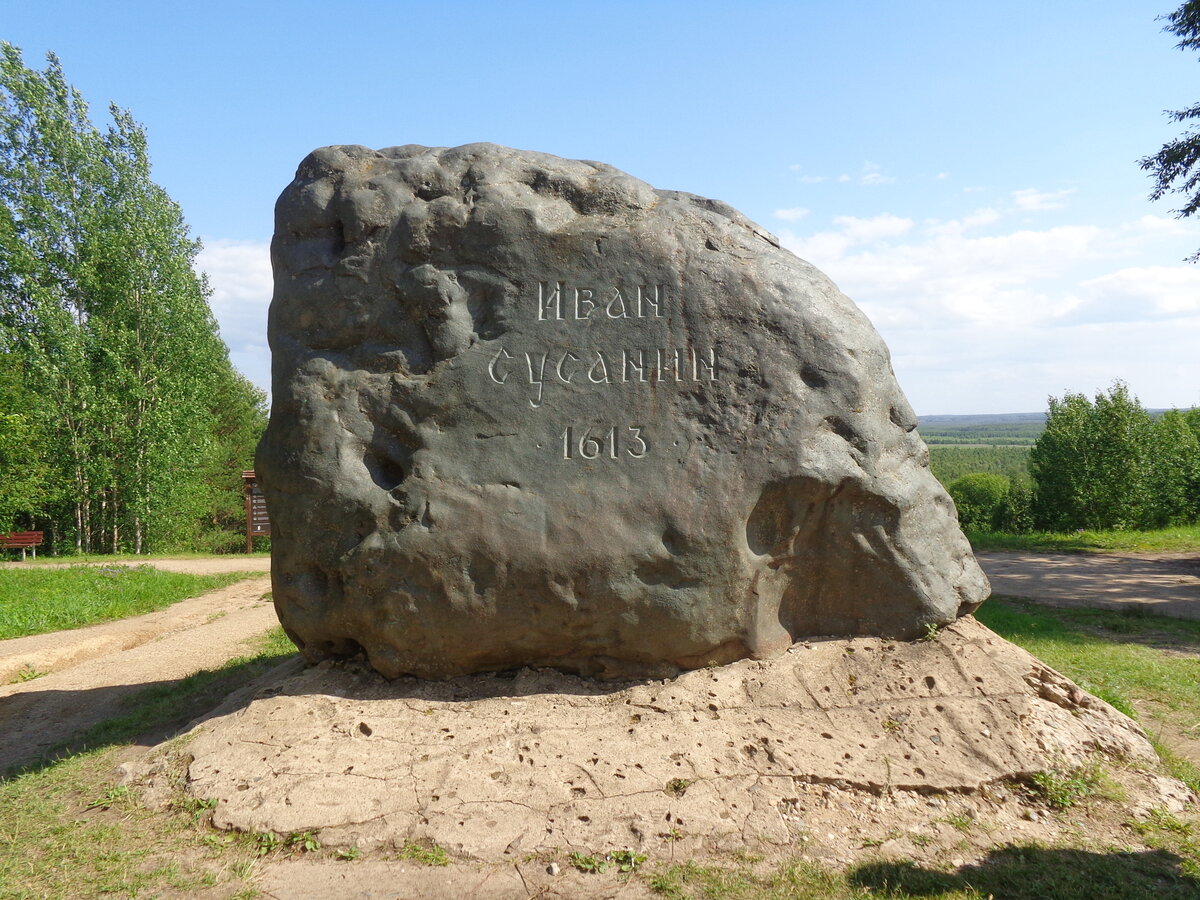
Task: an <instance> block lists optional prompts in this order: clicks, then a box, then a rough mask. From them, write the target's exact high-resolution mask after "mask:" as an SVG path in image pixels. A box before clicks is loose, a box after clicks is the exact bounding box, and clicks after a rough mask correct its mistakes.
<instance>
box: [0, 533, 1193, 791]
mask: <svg viewBox="0 0 1200 900" xmlns="http://www.w3.org/2000/svg"><path fill="white" fill-rule="evenodd" d="M979 561H980V563H981V564H982V566H983V568H984V570H985V571H986V572H987V574H988V577H989V578H990V579H991V581H992V588H993V590H994V591H995V592H996V593H999V594H1009V595H1013V596H1018V597H1029V598H1032V599H1035V600H1044V601H1046V602H1049V603H1053V604H1059V605H1066V606H1100V607H1111V608H1121V607H1125V606H1129V605H1131V604H1137V605H1141V606H1144V607H1147V608H1149V609H1150V610H1151V611H1153V612H1156V613H1165V614H1167V615H1174V616H1181V617H1187V618H1200V558H1197V557H1195V556H1180V555H1154V556H1116V555H1104V556H1100V555H1096V556H1087V555H1066V554H1061V555H1034V554H1026V553H981V554H979ZM148 562H149V563H150V564H152V565H154V566H157V567H159V568H162V569H166V570H168V571H176V572H192V573H196V574H209V573H213V572H229V571H252V570H260V571H263V572H264V573H265V572H267V571H269V568H270V559H268V558H266V557H238V556H230V557H216V558H200V559H155V560H148ZM122 564H127V565H138V564H139V563H138V562H137V561H130V562H127V563H122ZM15 565H21V564H20V563H16V564H15ZM269 589H270V579H269V578H268V577H267V576H266V575H264V576H262V577H258V578H252V579H249V580H247V581H243V582H239V583H238V584H235V585H231V586H230V587H227V588H223V589H221V590H217V591H211V592H209V593H207V594H204V595H202V596H200V597H195V598H192V599H190V600H185V601H182V602H181V603H177V604H175V605H173V606H171V607H168V608H167V609H164V610H160V611H158V612H155V613H149V614H147V615H144V616H138V617H136V618H131V619H125V620H122V621H119V622H108V623H105V624H102V625H94V626H91V627H89V628H81V629H78V630H75V631H67V632H57V633H54V634H46V635H36V636H34V637H28V638H17V639H15V640H9V641H0V770H3V769H6V768H8V767H9V766H12V765H14V764H19V763H20V762H21V761H23V760H28V759H32V758H34V757H36V756H37V755H38V754H39V753H41V752H43V751H45V750H46V749H48V748H50V747H52V746H54V745H56V744H59V743H62V742H63V741H66V740H68V739H69V738H70V737H72V735H74V734H77V733H78V732H80V731H82V730H83V729H85V728H87V727H89V726H91V725H93V724H95V723H96V722H100V721H103V720H104V719H107V718H111V717H113V716H116V715H119V714H120V713H121V712H123V711H124V708H123V703H124V702H125V701H126V700H127V698H128V697H130V696H131V695H133V694H134V693H136V692H138V691H140V690H142V689H144V688H145V687H147V686H149V685H152V684H155V683H160V682H168V681H173V680H176V679H179V678H183V677H185V676H187V675H190V674H192V673H193V672H196V671H199V670H201V669H206V668H213V667H215V666H219V665H221V664H222V663H224V662H225V661H226V660H228V659H230V658H232V657H234V656H237V655H238V654H239V653H241V652H243V651H244V647H245V644H246V642H247V640H249V639H253V638H254V637H256V636H258V635H260V634H262V633H263V632H265V631H267V630H269V629H270V628H271V627H273V626H274V625H275V624H276V621H277V620H276V618H275V612H274V609H273V608H272V606H271V604H270V602H269V601H264V600H263V599H262V597H263V594H265V593H266V592H267V591H268V590H269ZM29 671H33V672H45V673H49V674H45V675H42V676H40V677H37V678H35V679H33V680H30V681H26V682H16V680H17V679H18V678H19V677H20V675H21V673H22V672H29ZM14 682H15V683H14Z"/></svg>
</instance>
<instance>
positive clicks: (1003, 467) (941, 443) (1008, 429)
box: [917, 413, 1046, 486]
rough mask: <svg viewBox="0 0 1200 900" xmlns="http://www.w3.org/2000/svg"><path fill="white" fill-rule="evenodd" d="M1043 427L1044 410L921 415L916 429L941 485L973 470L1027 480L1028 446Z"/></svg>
mask: <svg viewBox="0 0 1200 900" xmlns="http://www.w3.org/2000/svg"><path fill="white" fill-rule="evenodd" d="M1045 427H1046V414H1045V413H1009V414H1005V415H978V416H923V417H922V418H921V420H920V425H919V426H918V427H917V430H918V431H919V432H920V435H921V437H922V438H923V439H924V440H925V443H926V444H928V445H929V466H930V468H931V469H933V474H934V475H935V476H937V479H938V481H940V482H941V483H942V484H943V485H947V486H948V485H949V484H950V482H952V481H955V480H957V479H959V478H961V477H962V476H964V475H969V474H971V473H973V472H986V473H987V474H989V475H1003V476H1004V477H1006V478H1008V479H1009V480H1010V481H1012V482H1013V483H1020V484H1027V483H1028V482H1029V448H1030V447H1032V446H1033V442H1034V441H1036V440H1037V438H1038V435H1039V434H1041V433H1042V429H1043V428H1045Z"/></svg>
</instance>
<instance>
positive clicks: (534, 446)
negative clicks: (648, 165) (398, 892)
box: [257, 144, 988, 678]
mask: <svg viewBox="0 0 1200 900" xmlns="http://www.w3.org/2000/svg"><path fill="white" fill-rule="evenodd" d="M272 259H273V262H274V266H275V296H274V300H273V302H272V304H271V314H270V341H271V347H272V350H273V353H274V361H273V404H272V411H271V421H270V426H269V428H268V429H267V433H266V436H265V437H264V439H263V442H262V444H261V446H260V448H259V454H258V462H257V467H258V471H259V475H260V479H261V482H262V484H263V487H264V490H265V492H266V494H267V498H268V502H269V505H270V511H271V521H272V530H273V535H272V542H273V554H272V568H273V572H274V597H275V603H276V606H277V608H278V610H279V615H280V619H281V620H282V622H283V624H284V627H285V628H286V630H287V632H288V634H289V635H290V636H291V637H292V639H293V640H295V641H296V643H297V645H298V646H299V647H300V648H301V649H302V650H303V652H304V655H305V656H306V657H307V658H308V659H309V660H319V659H322V658H324V657H327V656H339V655H348V654H352V653H355V652H357V651H359V650H360V649H361V650H363V651H365V653H366V655H367V657H368V659H369V660H370V662H371V664H372V665H373V666H374V667H375V668H376V669H378V670H379V671H380V672H382V673H383V674H384V675H387V676H397V675H401V674H411V675H417V676H422V677H436V678H442V677H449V676H452V675H456V674H460V673H466V672H475V671H487V670H503V669H510V668H515V667H519V666H524V665H533V666H553V667H557V668H560V669H566V670H573V671H577V672H580V673H583V674H588V675H600V676H605V677H624V676H657V675H664V674H668V673H670V672H674V671H678V670H681V669H690V668H696V667H700V666H706V665H714V664H722V663H727V662H730V661H732V660H736V659H739V658H743V657H748V656H749V657H765V656H769V655H771V654H775V653H778V652H780V651H782V650H783V649H784V648H785V647H787V646H789V645H791V644H792V643H793V641H795V640H796V639H797V638H800V637H806V636H816V635H873V636H879V637H887V638H913V637H916V636H919V635H921V634H923V633H925V632H926V630H927V629H928V628H929V626H933V625H941V624H945V623H948V622H951V621H953V620H954V619H955V618H957V617H958V616H961V615H963V614H965V613H968V612H970V611H972V610H973V609H975V607H976V606H978V604H979V603H980V602H981V601H982V600H983V599H984V598H985V597H986V596H987V594H988V585H987V581H986V579H985V577H984V576H983V573H982V572H981V571H980V570H979V568H978V566H977V565H976V563H975V559H974V557H973V555H972V553H971V549H970V547H969V545H968V544H967V542H966V540H965V539H964V538H963V536H962V533H961V532H960V530H959V528H958V523H957V520H956V517H955V512H954V506H953V504H952V502H951V501H950V499H949V497H948V496H947V495H946V493H945V491H943V490H942V488H941V487H940V485H939V484H938V483H937V481H936V480H935V479H934V478H933V476H932V474H931V473H930V471H929V465H928V452H927V450H926V448H925V446H924V444H923V443H922V441H921V439H920V437H919V436H918V435H917V434H916V433H915V431H914V429H915V427H916V417H915V416H914V414H913V412H912V410H911V408H910V407H909V405H908V403H907V402H906V401H905V399H904V397H903V395H902V394H901V392H900V389H899V387H898V386H897V384H896V380H895V376H894V375H893V373H892V370H891V365H890V362H889V358H888V353H887V349H886V348H885V347H884V344H883V341H882V340H881V339H880V338H879V336H878V335H877V334H876V333H875V331H874V329H873V328H872V327H871V325H870V323H869V322H868V321H867V319H866V318H865V317H864V316H863V314H862V313H861V312H860V311H859V310H858V309H857V308H856V307H855V306H854V304H853V303H852V302H851V301H850V300H849V299H848V298H847V297H846V296H844V295H843V294H842V293H841V292H839V291H838V289H837V288H836V287H835V286H834V285H833V284H832V283H831V282H830V281H829V279H827V278H826V277H825V276H824V275H822V274H821V273H820V272H818V271H817V270H816V269H815V268H813V267H812V266H811V265H809V264H808V263H806V262H804V261H802V260H800V259H797V258H796V257H795V256H793V255H792V254H791V253H789V252H787V251H786V250H783V249H781V248H780V246H779V242H778V241H777V240H776V239H775V238H774V237H773V236H772V235H771V234H769V233H768V232H766V231H764V230H763V229H761V228H759V227H758V226H756V225H755V224H754V223H752V222H750V221H749V220H747V219H746V218H745V217H744V216H742V215H741V214H739V213H738V212H737V211H735V210H734V209H732V208H730V207H729V206H727V205H725V204H723V203H720V202H717V201H714V200H706V199H704V198H701V197H696V196H694V195H691V194H685V193H680V192H677V191H661V190H655V189H654V188H652V187H651V186H650V185H648V184H646V183H644V182H642V181H639V180H637V179H635V178H633V177H631V176H629V175H626V174H625V173H623V172H620V171H618V170H616V169H614V168H612V167H611V166H607V165H603V164H601V163H595V162H579V161H574V160H566V159H560V158H558V157H554V156H549V155H546V154H542V153H531V152H525V151H519V150H512V149H509V148H506V147H499V146H496V145H493V144H470V145H467V146H463V147H456V148H453V149H445V148H427V147H420V146H413V145H409V146H404V147H394V148H389V149H385V150H380V151H375V150H370V149H368V148H366V147H358V146H346V147H327V148H323V149H321V150H318V151H316V152H314V153H312V154H311V155H310V156H308V157H307V158H306V159H305V160H304V161H303V162H302V163H301V165H300V168H299V170H298V172H297V174H296V178H295V180H294V181H293V182H292V183H291V184H290V185H289V186H288V187H287V189H286V190H285V191H284V192H283V195H282V196H281V197H280V199H279V203H278V205H277V208H276V231H275V240H274V242H273V244H272Z"/></svg>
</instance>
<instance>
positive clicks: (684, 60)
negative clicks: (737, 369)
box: [0, 0, 1200, 415]
mask: <svg viewBox="0 0 1200 900" xmlns="http://www.w3.org/2000/svg"><path fill="white" fill-rule="evenodd" d="M1177 5H1178V0H1158V2H1143V0H1122V2H1118V0H1111V2H1108V0H1091V2H1077V0H1055V2H1053V3H1047V2H1045V0H1041V2H1037V3H1033V2H1024V0H1011V2H1007V3H1003V4H971V3H962V2H920V0H912V2H899V0H895V2H871V0H865V2H858V3H855V4H835V3H832V2H822V3H817V2H791V3H775V2H754V0H745V2H742V3H737V4H733V3H710V2H704V0H692V2H687V3H677V2H654V0H641V2H609V3H599V2H591V3H576V2H571V0H558V2H553V3H550V2H546V3H542V2H520V0H516V2H505V3H482V2H478V3H477V2H459V3H453V2H446V3H443V4H434V3H428V2H422V3H410V2H374V3H372V2H358V3H354V4H334V3H329V2H325V3H309V2H297V3H275V2H244V0H243V2H240V3H230V2H224V0H216V2H208V3H205V4H167V3H161V2H154V3H150V2H145V3H142V2H120V0H113V2H106V3H102V4H101V3H85V2H74V3H67V2H54V0H43V2H40V3H37V4H34V3H30V2H23V0H0V39H3V40H7V41H9V42H10V43H13V44H16V45H17V46H19V47H21V48H22V49H23V50H24V52H25V59H26V63H27V64H28V65H32V66H38V67H40V66H41V65H42V58H43V55H44V53H45V52H46V51H47V50H53V51H55V52H56V53H57V54H58V55H59V57H60V58H61V59H62V62H63V65H64V67H65V69H66V72H67V76H68V78H69V79H70V81H71V82H72V83H73V84H74V85H75V86H76V87H77V88H79V89H80V90H81V91H82V92H83V94H84V96H85V97H86V98H87V100H88V101H89V102H90V103H91V105H92V108H93V111H94V113H95V115H96V117H97V118H102V112H103V110H104V109H105V107H106V105H107V103H108V101H110V100H113V101H116V102H117V103H118V104H119V105H121V106H124V107H127V108H129V109H131V110H132V111H133V113H134V115H135V117H136V118H137V119H138V120H139V121H141V122H143V123H144V124H145V126H146V129H147V132H148V134H149V139H150V150H151V155H152V158H153V160H154V174H155V178H156V180H157V181H158V182H159V183H160V184H162V185H163V186H164V187H165V188H166V189H167V191H168V192H169V193H170V194H171V195H172V197H174V198H175V199H176V200H177V201H178V202H179V203H180V204H181V205H182V207H183V210H184V213H185V215H186V217H187V219H188V221H189V222H190V224H191V226H192V228H193V232H194V233H195V234H197V235H198V236H200V237H201V238H202V239H203V241H204V242H205V245H206V249H205V250H204V252H203V254H202V256H201V258H200V264H201V266H202V267H203V268H204V269H205V270H206V271H207V272H208V273H209V276H210V278H211V281H212V285H213V288H214V295H213V299H212V302H213V308H214V311H215V312H216V314H217V317H218V320H219V321H220V323H221V327H222V334H223V335H224V337H225V339H226V342H227V343H228V344H229V345H230V349H231V353H232V356H233V359H234V362H235V363H236V364H237V365H238V366H239V368H241V369H242V371H244V372H245V373H246V374H247V375H248V376H249V377H251V378H252V379H253V380H255V381H256V382H258V383H259V384H261V385H262V386H263V387H267V386H268V384H267V382H268V374H267V373H268V368H269V360H268V352H267V349H266V340H265V322H266V306H267V303H268V301H269V299H270V291H271V278H270V264H269V260H268V258H267V245H268V243H269V241H270V236H271V231H272V206H273V204H274V201H275V198H276V196H278V194H279V192H280V191H281V190H282V189H283V188H284V186H285V185H286V184H287V183H288V181H289V180H290V179H291V177H292V174H293V172H294V170H295V167H296V165H297V164H298V163H299V161H300V160H301V159H302V158H303V157H304V156H305V154H307V153H308V152H309V151H310V150H312V149H314V148H316V147H319V146H323V145H326V144H337V143H359V144H365V145H367V146H371V147H385V146H392V145H396V144H406V143H423V144H430V145H446V146H448V145H455V144H461V143H467V142H470V141H480V140H487V141H495V142H497V143H501V144H509V145H511V146H516V147H522V148H526V149H534V150H542V151H545V152H549V153H555V154H558V155H561V156H568V157H575V158H583V159H598V160H603V161H604V162H607V163H610V164H612V165H615V166H618V167H620V168H622V169H625V170H626V171H628V172H629V173H631V174H633V175H636V176H638V177H640V178H643V179H645V180H646V181H649V182H650V183H651V184H653V185H655V186H656V187H661V188H674V189H680V190H687V191H691V192H693V193H698V194H704V195H707V196H712V197H717V198H719V199H722V200H724V201H726V202H728V203H730V204H732V205H733V206H735V207H737V208H738V209H740V210H742V211H743V212H744V213H746V214H747V215H748V216H750V217H751V218H752V219H754V220H756V221H758V222H759V223H761V224H762V225H763V226H765V227H766V228H768V229H770V230H772V231H774V232H776V233H777V234H779V235H780V236H781V237H782V238H783V240H784V242H785V245H786V246H788V247H789V248H790V249H792V250H793V251H794V252H796V253H798V254H799V255H801V256H803V257H804V258H806V259H808V260H809V261H811V262H813V263H814V264H816V265H817V266H818V267H820V268H821V269H823V270H824V271H825V272H826V273H827V274H829V275H830V276H831V277H833V279H834V280H835V281H836V282H837V283H838V285H839V286H840V287H841V288H842V289H843V290H844V291H846V293H848V294H849V295H850V296H851V297H852V298H854V299H855V301H856V302H857V303H858V304H859V305H860V306H861V307H862V308H863V310H864V311H865V312H866V313H867V314H868V316H870V317H871V319H872V321H873V322H874V323H875V325H876V327H877V328H878V329H879V330H880V332H881V333H882V335H883V337H884V339H885V340H886V341H887V343H888V345H889V347H890V348H891V351H892V355H893V362H894V366H895V369H896V373H897V376H898V377H899V379H900V384H901V386H902V387H903V388H904V390H905V392H906V393H907V394H908V397H909V399H910V400H911V401H912V403H913V406H914V407H915V408H916V409H917V411H918V412H919V413H921V414H924V415H930V414H938V413H972V412H1018V411H1033V410H1038V409H1044V408H1045V401H1046V397H1047V395H1050V394H1054V395H1061V394H1062V393H1063V392H1064V391H1065V390H1077V391H1082V392H1085V393H1092V392H1095V391H1097V390H1100V389H1103V388H1106V387H1107V386H1108V385H1109V383H1110V382H1111V381H1112V380H1113V379H1115V378H1122V379H1124V380H1125V381H1126V382H1127V383H1128V384H1129V386H1130V388H1131V389H1132V390H1133V392H1134V393H1136V394H1138V395H1139V396H1140V397H1141V399H1142V401H1143V402H1144V403H1145V404H1147V405H1148V406H1155V407H1160V406H1189V405H1193V404H1200V266H1196V265H1189V264H1186V263H1184V262H1183V261H1182V260H1183V259H1184V258H1185V257H1187V256H1188V255H1190V254H1191V253H1192V252H1194V251H1195V250H1196V249H1200V222H1195V221H1182V222H1181V221H1178V220H1176V219H1174V218H1173V217H1172V215H1171V209H1172V208H1173V204H1172V203H1170V202H1169V201H1167V200H1164V201H1160V202H1158V203H1155V204H1151V203H1150V202H1149V201H1148V200H1147V198H1146V195H1147V193H1148V190H1149V187H1150V181H1149V179H1148V178H1147V177H1146V175H1145V174H1144V173H1143V172H1141V171H1140V170H1139V168H1138V166H1137V163H1136V161H1137V159H1138V158H1139V157H1141V156H1144V155H1146V154H1149V153H1152V152H1154V151H1155V150H1157V149H1158V147H1159V146H1161V144H1162V143H1163V142H1164V141H1165V140H1167V139H1169V138H1171V137H1173V136H1175V135H1176V134H1177V133H1178V131H1179V126H1176V125H1172V124H1171V123H1170V122H1168V121H1167V119H1166V117H1165V116H1164V115H1163V110H1165V109H1177V108H1182V107H1185V106H1188V105H1190V104H1192V103H1195V102H1197V101H1200V62H1198V60H1197V56H1196V55H1195V54H1194V53H1192V54H1188V53H1184V52H1181V51H1179V50H1177V49H1175V47H1174V39H1173V37H1172V36H1171V35H1168V34H1165V33H1163V32H1162V30H1161V28H1162V23H1161V22H1159V21H1156V17H1157V16H1159V15H1162V14H1164V13H1166V12H1169V11H1171V10H1172V9H1174V8H1175V7H1176V6H1177Z"/></svg>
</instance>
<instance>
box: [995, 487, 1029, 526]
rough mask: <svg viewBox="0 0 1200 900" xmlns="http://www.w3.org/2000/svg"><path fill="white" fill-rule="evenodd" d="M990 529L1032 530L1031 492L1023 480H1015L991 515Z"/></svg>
mask: <svg viewBox="0 0 1200 900" xmlns="http://www.w3.org/2000/svg"><path fill="white" fill-rule="evenodd" d="M991 530H992V531H1001V532H1005V533H1006V534H1027V533H1028V532H1030V531H1033V492H1032V491H1031V490H1030V489H1029V486H1028V485H1027V484H1026V483H1025V482H1021V481H1017V482H1013V484H1012V485H1011V486H1010V487H1009V489H1008V493H1007V494H1005V495H1004V499H1003V500H1002V501H1001V502H1000V505H999V506H998V507H996V510H995V512H994V513H993V515H992V522H991Z"/></svg>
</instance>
